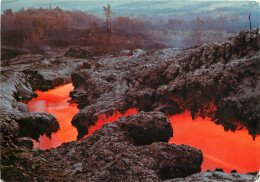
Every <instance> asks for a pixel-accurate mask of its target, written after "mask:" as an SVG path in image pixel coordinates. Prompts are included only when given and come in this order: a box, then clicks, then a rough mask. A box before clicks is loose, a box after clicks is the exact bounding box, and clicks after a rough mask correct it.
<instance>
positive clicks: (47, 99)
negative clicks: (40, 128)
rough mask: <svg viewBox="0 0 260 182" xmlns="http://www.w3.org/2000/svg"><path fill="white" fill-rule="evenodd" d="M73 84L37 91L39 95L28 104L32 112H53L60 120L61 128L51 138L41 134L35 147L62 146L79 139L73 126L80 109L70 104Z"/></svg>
mask: <svg viewBox="0 0 260 182" xmlns="http://www.w3.org/2000/svg"><path fill="white" fill-rule="evenodd" d="M73 89H74V88H73V85H72V84H71V83H70V84H66V85H63V86H59V87H56V88H55V89H53V90H49V91H46V92H41V91H36V93H37V94H38V97H37V98H35V99H33V100H31V101H30V102H29V103H28V104H27V106H28V108H29V110H30V111H31V112H45V113H52V114H53V115H55V116H56V118H57V119H58V121H59V125H60V130H59V131H58V132H56V133H53V134H52V136H51V140H50V139H49V138H48V137H46V136H45V135H43V136H40V138H39V142H36V141H34V148H37V147H39V148H40V149H43V150H45V149H49V148H55V147H58V146H60V145H61V144H62V143H63V142H70V141H73V140H76V139H77V135H78V131H77V129H76V128H75V127H74V126H72V124H71V120H72V117H73V116H74V115H75V114H76V113H77V112H78V111H79V110H78V108H77V106H76V104H69V103H68V101H69V100H70V97H69V92H70V91H73Z"/></svg>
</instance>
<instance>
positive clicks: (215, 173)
mask: <svg viewBox="0 0 260 182" xmlns="http://www.w3.org/2000/svg"><path fill="white" fill-rule="evenodd" d="M255 180H256V173H247V174H242V173H236V172H233V173H223V171H221V170H217V169H216V170H208V171H206V172H203V173H197V174H193V175H191V176H189V177H186V178H176V179H170V180H165V181H164V182H181V181H187V182H189V181H212V182H217V181H236V182H238V181H244V182H251V181H255Z"/></svg>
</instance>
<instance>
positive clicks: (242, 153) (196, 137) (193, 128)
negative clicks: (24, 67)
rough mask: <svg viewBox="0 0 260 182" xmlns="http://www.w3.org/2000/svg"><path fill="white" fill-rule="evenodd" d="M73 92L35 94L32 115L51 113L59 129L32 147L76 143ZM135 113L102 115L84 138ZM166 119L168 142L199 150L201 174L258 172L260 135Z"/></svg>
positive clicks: (62, 88) (63, 89) (177, 118)
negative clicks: (219, 170) (170, 132)
mask: <svg viewBox="0 0 260 182" xmlns="http://www.w3.org/2000/svg"><path fill="white" fill-rule="evenodd" d="M72 90H73V86H72V84H67V85H64V86H60V87H57V88H55V89H53V90H49V91H47V92H40V91H37V92H36V93H37V94H38V96H39V97H37V98H36V99H33V100H32V101H31V102H30V103H29V104H28V107H29V109H30V111H31V112H47V113H52V114H54V115H55V116H56V117H57V119H58V121H59V124H60V130H59V131H58V132H56V133H55V134H52V136H51V140H50V139H49V138H48V137H46V136H45V135H44V136H41V137H40V138H39V141H40V142H35V141H34V147H35V148H36V147H39V148H41V149H49V148H54V147H57V146H59V145H61V144H62V143H63V142H69V141H73V140H76V138H77V133H78V132H77V129H76V128H75V127H73V126H72V125H71V119H72V117H73V116H74V115H75V114H76V113H77V112H78V109H77V107H76V105H75V104H71V105H70V104H69V103H68V102H67V101H68V100H69V99H70V98H69V92H70V91H72ZM137 112H138V111H137V109H129V110H128V111H126V113H125V114H124V115H122V114H121V113H119V112H115V113H114V114H113V115H112V116H109V117H107V116H106V115H105V114H101V115H99V117H98V121H97V123H96V125H95V126H92V127H90V128H89V134H88V135H86V136H85V137H87V136H89V135H90V134H92V133H93V132H94V131H95V130H97V129H99V128H101V126H102V125H103V124H105V123H107V122H114V121H116V120H117V119H119V117H121V116H127V115H132V114H136V113H137ZM169 119H170V121H171V124H172V127H173V131H174V134H173V137H172V138H171V139H170V141H169V143H175V144H186V145H190V146H192V147H195V148H199V149H201V150H202V153H203V158H204V159H203V160H204V161H203V164H202V171H206V170H207V169H215V168H223V169H224V171H225V172H230V170H233V169H236V170H237V171H238V172H251V171H258V170H259V169H260V152H259V151H260V137H259V136H257V137H256V139H255V141H253V139H252V137H251V136H250V135H248V131H247V130H239V131H236V132H230V131H229V132H226V131H224V128H223V126H221V125H216V124H214V123H213V122H212V121H210V119H209V118H206V119H202V118H197V119H195V120H192V118H191V115H190V113H189V112H185V113H182V114H177V115H174V116H170V117H169ZM85 137H84V138H85Z"/></svg>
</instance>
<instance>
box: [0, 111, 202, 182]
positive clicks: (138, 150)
mask: <svg viewBox="0 0 260 182" xmlns="http://www.w3.org/2000/svg"><path fill="white" fill-rule="evenodd" d="M172 134H173V132H172V128H171V125H170V121H169V120H168V119H167V117H166V116H165V115H164V114H163V113H160V112H149V113H146V112H140V113H138V114H136V115H132V116H127V117H121V118H120V119H119V120H117V121H115V122H114V123H106V124H105V125H103V126H102V128H101V129H100V130H97V131H95V132H94V133H93V134H92V135H91V136H89V137H87V138H85V139H83V140H82V142H70V143H65V144H63V145H61V146H60V147H58V148H56V149H50V150H46V151H38V150H36V149H33V152H32V151H30V150H29V149H25V148H23V150H28V151H27V152H26V155H27V156H26V157H25V156H24V155H25V152H24V153H21V151H19V150H15V151H14V152H13V154H11V153H6V154H5V155H4V158H8V159H9V160H10V161H8V160H4V161H5V163H4V164H2V165H3V166H4V168H3V170H2V176H3V177H4V179H5V180H6V181H12V180H13V181H17V180H26V181H28V180H36V179H41V180H49V181H51V180H55V181H64V180H65V181H75V180H76V181H142V180H145V181H161V180H166V179H171V178H176V177H185V176H187V175H190V174H193V173H197V172H200V165H201V163H202V153H201V151H200V150H199V149H195V148H192V147H189V146H187V145H175V144H168V143H167V142H168V140H169V138H170V137H171V136H172ZM12 160H16V162H15V164H16V165H17V166H16V167H15V168H12V167H11V166H12ZM7 161H8V162H7ZM26 169H27V170H28V171H27V172H25V170H26ZM18 170H20V171H18ZM21 171H24V172H21ZM14 174H16V175H14Z"/></svg>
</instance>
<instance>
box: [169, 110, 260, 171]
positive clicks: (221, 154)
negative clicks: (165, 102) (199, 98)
mask: <svg viewBox="0 0 260 182" xmlns="http://www.w3.org/2000/svg"><path fill="white" fill-rule="evenodd" d="M169 119H170V121H171V124H172V127H173V137H172V138H171V139H170V141H169V143H175V144H186V145H190V146H192V147H195V148H199V149H201V150H202V153H203V163H202V166H201V168H202V171H206V170H207V169H215V168H223V169H224V171H225V172H230V171H231V170H233V169H236V170H237V172H242V173H245V172H253V171H259V169H260V137H259V136H257V137H256V138H255V141H253V139H252V136H250V135H248V131H247V130H237V131H235V132H231V131H228V132H226V131H224V127H223V126H221V125H216V124H215V123H214V122H212V121H211V120H210V118H205V119H202V118H197V119H195V120H192V118H191V115H190V113H189V112H185V113H182V114H177V115H174V116H171V117H169Z"/></svg>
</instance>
